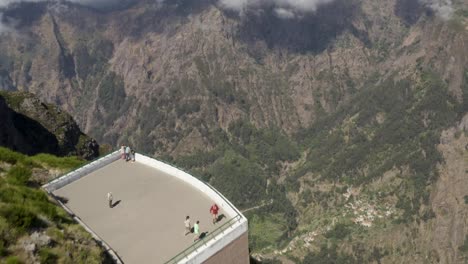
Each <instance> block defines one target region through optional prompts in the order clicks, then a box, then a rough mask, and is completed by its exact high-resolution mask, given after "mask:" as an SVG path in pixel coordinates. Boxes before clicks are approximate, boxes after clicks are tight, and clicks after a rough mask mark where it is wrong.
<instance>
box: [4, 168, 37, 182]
mask: <svg viewBox="0 0 468 264" xmlns="http://www.w3.org/2000/svg"><path fill="white" fill-rule="evenodd" d="M31 175H32V172H31V169H29V168H26V167H24V166H18V165H15V166H13V167H12V168H11V169H10V170H9V171H8V173H7V179H8V182H10V183H12V184H16V185H25V184H26V183H27V182H28V181H29V179H30V178H31Z"/></svg>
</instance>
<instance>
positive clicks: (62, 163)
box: [0, 147, 86, 171]
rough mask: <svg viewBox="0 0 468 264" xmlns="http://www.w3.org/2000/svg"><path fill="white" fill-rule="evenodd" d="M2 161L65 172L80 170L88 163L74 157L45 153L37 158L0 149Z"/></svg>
mask: <svg viewBox="0 0 468 264" xmlns="http://www.w3.org/2000/svg"><path fill="white" fill-rule="evenodd" d="M0 161H2V162H6V163H9V164H19V165H22V166H26V167H37V168H41V167H45V168H57V169H61V170H65V171H67V170H72V169H75V168H78V167H80V166H82V165H83V164H85V163H86V161H85V160H83V159H81V158H79V157H74V156H72V157H60V158H59V157H56V156H54V155H50V154H43V153H41V154H37V155H35V156H27V155H24V154H21V153H18V152H14V151H12V150H10V149H7V148H4V147H0ZM14 168H16V167H14Z"/></svg>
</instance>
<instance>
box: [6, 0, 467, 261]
mask: <svg viewBox="0 0 468 264" xmlns="http://www.w3.org/2000/svg"><path fill="white" fill-rule="evenodd" d="M214 2H215V1H201V2H195V1H189V0H185V1H176V2H174V3H164V4H160V5H158V4H154V3H150V2H149V1H136V2H135V3H134V4H133V5H130V6H129V7H126V8H121V9H117V10H111V11H96V10H93V9H90V8H85V7H82V6H78V5H70V4H66V3H60V4H57V3H35V4H27V5H23V4H21V5H16V6H13V7H10V8H9V9H8V11H5V12H4V17H6V18H11V19H13V20H15V21H20V23H18V24H17V26H16V32H15V33H9V34H7V35H5V37H2V38H1V39H0V48H1V49H2V51H5V52H4V53H2V54H0V76H2V78H1V80H3V82H0V84H1V83H4V84H3V88H4V89H12V87H13V88H14V89H18V90H29V91H32V92H34V93H35V94H36V95H38V96H39V97H40V98H42V99H44V100H47V101H49V102H55V103H57V104H59V105H61V106H62V107H63V108H64V109H66V110H67V111H69V112H71V113H73V116H74V118H75V119H76V120H77V122H78V123H79V125H80V126H81V127H83V128H84V130H85V132H87V133H89V134H90V135H92V136H93V137H95V138H97V139H98V140H99V141H100V142H107V143H110V144H114V145H115V144H117V143H125V144H130V145H132V146H135V147H136V148H137V150H139V151H143V152H149V153H153V154H157V155H158V156H159V157H162V158H164V159H166V160H169V161H172V162H175V163H177V164H178V165H181V166H183V167H184V168H187V169H190V170H191V171H192V172H193V173H194V174H196V175H199V177H201V178H202V179H204V180H206V181H208V182H210V183H211V184H213V185H214V186H215V187H216V188H218V189H219V190H220V191H222V192H223V193H225V194H226V195H227V197H228V198H229V199H231V200H232V201H234V202H235V204H236V205H238V206H239V207H240V208H242V209H248V208H252V207H256V206H260V205H262V207H258V209H255V210H250V211H248V212H247V215H248V217H249V220H250V223H251V227H252V228H251V234H250V242H251V247H252V249H253V252H254V253H255V256H256V257H257V258H271V259H274V258H280V259H284V258H288V259H290V260H293V261H295V262H301V261H304V262H305V263H313V262H323V263H326V261H335V262H336V261H337V260H339V259H348V260H349V261H348V262H352V261H354V262H356V263H372V262H379V261H380V263H395V262H410V261H413V262H417V263H427V262H428V261H429V262H440V263H463V262H464V257H465V254H466V249H465V248H466V246H464V245H466V244H467V243H468V242H465V234H467V231H468V228H467V224H466V223H465V221H464V220H463V219H465V218H464V217H463V216H464V215H465V210H466V209H465V204H464V196H465V195H468V193H465V192H466V190H465V189H464V188H463V186H464V184H463V183H464V176H465V175H464V173H465V174H466V170H465V171H463V170H462V169H461V168H462V167H463V166H462V161H463V157H464V156H465V155H466V150H464V149H463V144H466V132H465V131H466V112H467V110H468V108H467V105H468V92H467V87H468V86H467V79H466V78H467V66H468V58H467V56H468V55H467V54H468V52H467V48H466V44H465V43H466V42H467V37H468V36H467V32H466V26H467V15H466V10H468V7H467V6H466V4H465V3H464V2H463V1H452V6H451V8H453V9H454V13H453V14H452V16H450V17H445V16H444V15H443V14H442V13H441V12H442V11H443V10H442V11H441V10H439V9H437V6H433V5H432V6H431V5H427V4H424V3H429V2H430V1H426V2H424V1H418V0H390V1H384V0H378V1H375V0H373V1H371V0H361V1H357V0H356V1H354V0H353V1H344V0H336V1H332V3H330V4H326V5H322V6H320V7H319V9H318V10H317V12H315V13H306V14H304V15H303V16H302V17H300V18H288V19H285V18H279V17H278V16H277V13H275V12H277V10H276V9H275V8H274V7H273V6H267V7H264V8H261V9H248V10H246V11H245V12H244V13H236V12H233V11H226V10H225V9H222V8H221V7H220V6H219V5H215V4H213V3H214ZM430 3H433V2H430ZM32 11H34V16H32V15H28V14H30V13H31V12H32ZM44 69H48V70H46V71H44ZM270 201H272V202H270ZM263 205H265V206H263ZM442 230H449V231H447V232H445V233H444V231H442ZM266 233H267V234H268V236H265V234H266ZM439 237H440V239H439ZM436 238H437V239H436ZM368 249H370V250H368ZM415 252H416V253H415ZM327 258H328V259H327ZM330 258H332V259H330Z"/></svg>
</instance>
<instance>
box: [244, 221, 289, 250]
mask: <svg viewBox="0 0 468 264" xmlns="http://www.w3.org/2000/svg"><path fill="white" fill-rule="evenodd" d="M247 217H248V218H249V243H250V247H252V248H255V249H264V248H269V247H270V248H274V246H276V244H277V243H279V242H280V240H281V239H282V238H283V235H284V230H285V229H286V228H287V223H286V219H285V218H284V216H282V215H281V214H280V213H274V214H270V215H258V214H252V215H249V214H248V215H247Z"/></svg>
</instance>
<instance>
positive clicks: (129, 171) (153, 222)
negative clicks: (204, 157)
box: [53, 160, 230, 264]
mask: <svg viewBox="0 0 468 264" xmlns="http://www.w3.org/2000/svg"><path fill="white" fill-rule="evenodd" d="M109 191H110V192H112V193H113V196H114V202H116V201H120V202H119V203H118V205H116V206H115V207H114V208H112V209H111V208H109V207H108V202H107V197H106V195H107V192H109ZM53 193H54V194H55V195H57V196H60V197H63V198H66V199H68V202H67V203H66V206H67V207H68V208H69V209H70V210H71V211H73V212H74V213H75V214H76V215H77V216H78V217H79V218H81V220H82V221H83V222H84V223H85V224H86V225H88V226H89V227H90V228H91V229H92V230H93V231H94V232H95V233H96V234H97V235H99V236H100V237H101V238H102V239H103V240H104V241H106V242H107V243H108V244H109V245H110V246H111V247H112V248H113V249H114V250H115V251H116V252H117V254H118V255H119V256H120V257H121V259H122V260H123V261H124V262H125V263H127V264H128V263H130V264H132V263H164V262H165V261H167V260H169V259H171V258H172V257H174V256H175V255H177V254H178V253H180V252H181V251H182V250H184V249H185V248H187V247H188V246H190V245H191V244H192V243H193V235H192V234H190V235H187V236H184V220H185V216H187V215H189V216H190V218H191V221H192V226H193V223H194V222H195V221H196V220H200V231H201V232H206V231H208V232H211V231H212V230H214V229H215V228H216V227H217V226H219V225H221V224H222V223H224V222H225V221H227V219H229V218H230V216H226V218H224V219H223V220H222V221H221V222H220V223H218V224H217V225H213V224H212V223H211V216H210V213H209V208H210V206H211V204H212V203H213V201H212V200H211V199H210V198H209V197H208V196H207V195H205V194H204V193H202V192H200V191H199V190H197V189H195V188H193V187H192V186H191V185H189V184H187V183H185V182H183V181H181V180H179V179H177V178H175V177H171V176H170V175H167V174H165V173H163V172H161V171H158V170H156V169H154V168H152V167H149V166H146V165H143V164H140V163H138V161H137V162H135V163H131V162H125V161H123V160H117V161H115V162H113V163H111V164H109V165H107V166H105V167H104V168H101V169H99V170H96V171H95V172H93V173H91V174H89V175H87V176H85V177H83V178H81V179H79V180H77V181H75V182H73V183H71V184H69V185H66V186H64V187H63V188H61V189H58V190H56V191H54V192H53ZM223 213H225V212H222V211H221V212H220V214H223Z"/></svg>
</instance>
